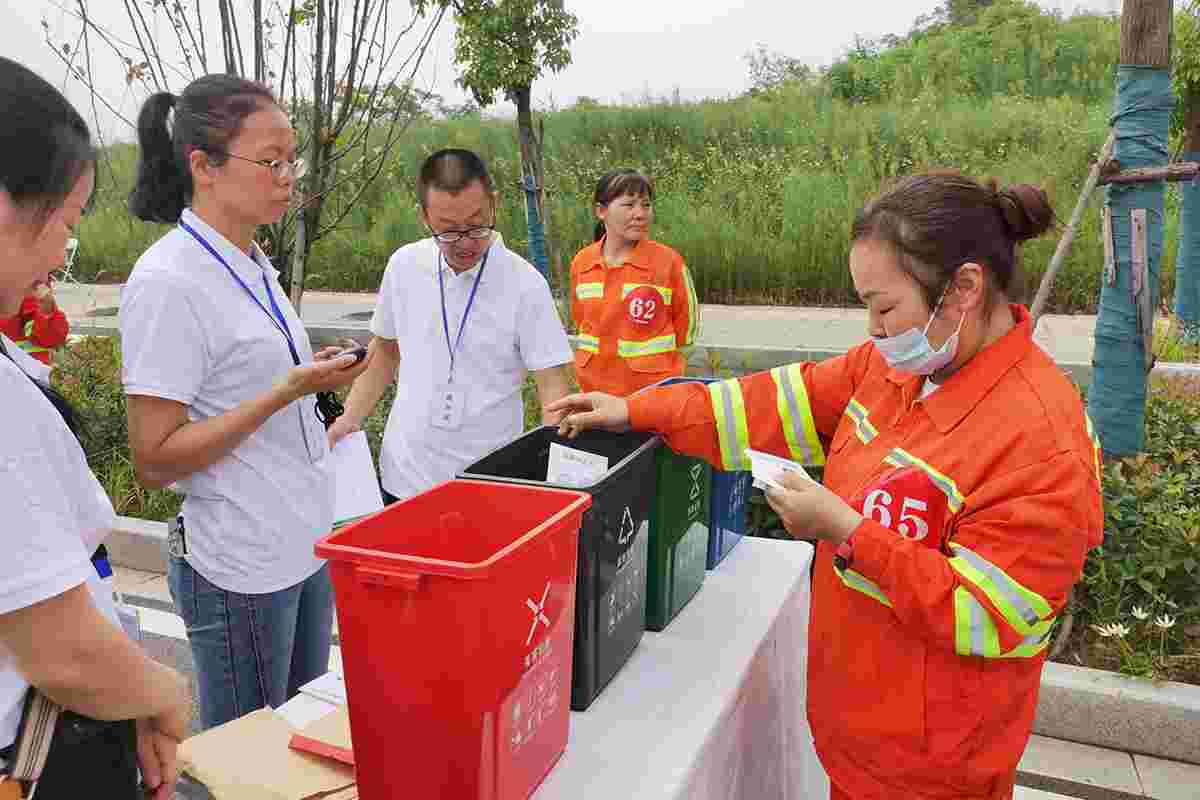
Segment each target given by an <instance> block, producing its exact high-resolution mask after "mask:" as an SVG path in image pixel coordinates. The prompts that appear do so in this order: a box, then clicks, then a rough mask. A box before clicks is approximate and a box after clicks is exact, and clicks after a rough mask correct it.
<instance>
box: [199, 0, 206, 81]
mask: <svg viewBox="0 0 1200 800" xmlns="http://www.w3.org/2000/svg"><path fill="white" fill-rule="evenodd" d="M196 28H197V30H198V31H199V33H200V68H201V69H203V70H204V71H205V72H206V73H207V72H208V42H206V41H205V40H204V15H203V14H201V13H200V0H196Z"/></svg>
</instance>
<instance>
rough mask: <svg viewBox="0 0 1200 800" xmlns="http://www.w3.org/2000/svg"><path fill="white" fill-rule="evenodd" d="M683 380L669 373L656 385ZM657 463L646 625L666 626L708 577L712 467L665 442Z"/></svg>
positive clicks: (653, 627)
mask: <svg viewBox="0 0 1200 800" xmlns="http://www.w3.org/2000/svg"><path fill="white" fill-rule="evenodd" d="M682 380H684V381H686V380H687V379H686V378H685V379H682ZM680 381H681V379H678V378H668V379H667V380H665V381H660V382H659V383H656V384H654V385H655V386H664V385H670V384H672V383H677V382H680ZM654 468H655V472H656V473H657V483H658V493H657V494H656V495H655V498H654V504H653V505H652V506H651V509H650V542H649V544H650V552H649V556H648V559H647V563H646V629H647V630H651V631H661V630H663V629H664V628H666V627H667V625H669V624H670V623H671V620H673V619H674V618H675V616H676V615H677V614H678V613H679V612H680V610H681V609H683V607H684V606H686V605H687V604H688V601H690V600H691V599H692V598H693V597H695V596H696V592H698V591H700V585H701V584H702V583H703V582H704V575H705V568H706V567H707V562H708V537H709V524H710V519H709V515H710V505H711V504H710V502H709V497H710V495H711V493H712V467H710V466H709V465H708V464H706V463H705V462H703V461H701V460H700V459H698V458H690V457H688V456H681V455H679V454H678V453H674V452H672V451H671V450H670V449H668V448H666V447H660V448H659V449H658V453H657V454H656V455H655V467H654Z"/></svg>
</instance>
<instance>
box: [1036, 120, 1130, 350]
mask: <svg viewBox="0 0 1200 800" xmlns="http://www.w3.org/2000/svg"><path fill="white" fill-rule="evenodd" d="M1115 144H1116V133H1110V134H1109V135H1108V139H1107V140H1106V141H1105V142H1104V147H1103V148H1101V150H1100V158H1098V159H1096V163H1095V164H1093V165H1092V170H1091V172H1089V173H1088V176H1087V180H1086V181H1084V183H1083V191H1081V192H1080V193H1079V200H1078V201H1076V203H1075V210H1074V211H1073V212H1071V220H1070V222H1068V223H1067V229H1066V230H1065V231H1063V235H1062V238H1061V239H1059V240H1058V248H1057V249H1055V251H1054V257H1053V258H1051V259H1050V266H1048V267H1047V268H1046V274H1045V275H1043V276H1042V283H1041V285H1040V286H1038V290H1037V296H1035V297H1034V298H1033V308H1032V310H1031V311H1030V314H1031V316H1032V317H1033V329H1034V330H1037V324H1038V320H1039V319H1041V316H1042V312H1043V311H1044V310H1045V308H1046V300H1047V299H1048V298H1049V297H1050V287H1051V286H1052V285H1054V279H1055V278H1056V277H1058V272H1059V270H1061V269H1062V265H1063V263H1064V262H1065V261H1066V260H1067V253H1069V252H1071V244H1072V243H1073V242H1074V241H1075V233H1076V232H1077V231H1078V230H1079V223H1080V222H1081V221H1082V220H1083V212H1084V211H1086V210H1087V207H1088V201H1089V200H1091V198H1092V192H1094V191H1095V190H1096V184H1097V181H1099V180H1100V169H1101V167H1102V166H1103V165H1104V164H1105V163H1106V162H1107V161H1108V159H1109V158H1111V157H1112V152H1113V147H1114V145H1115Z"/></svg>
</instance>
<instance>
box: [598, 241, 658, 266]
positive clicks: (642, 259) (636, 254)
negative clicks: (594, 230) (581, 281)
mask: <svg viewBox="0 0 1200 800" xmlns="http://www.w3.org/2000/svg"><path fill="white" fill-rule="evenodd" d="M605 238H607V237H605ZM647 242H648V240H647V239H642V240H641V241H640V242H638V243H637V244H636V245H634V247H633V249H632V250H630V251H629V255H628V256H626V257H625V264H623V265H622V266H631V267H636V268H637V269H641V270H650V269H652V267H651V264H650V247H649V246H648V245H647ZM588 249H589V250H591V253H590V254H589V257H590V259H591V262H592V263H591V265H589V266H588V267H587V269H589V270H590V269H596V268H599V269H604V268H605V267H606V266H607V265H606V264H605V263H604V239H601V240H600V241H598V242H594V243H593V244H591V245H589V248H588Z"/></svg>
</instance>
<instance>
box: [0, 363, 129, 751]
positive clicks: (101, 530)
mask: <svg viewBox="0 0 1200 800" xmlns="http://www.w3.org/2000/svg"><path fill="white" fill-rule="evenodd" d="M4 346H5V349H6V350H7V351H8V353H9V354H10V356H11V357H12V359H13V361H10V360H9V359H8V358H5V357H4V356H3V355H0V414H3V416H4V420H5V422H4V433H3V435H0V508H3V509H4V527H3V531H4V532H3V533H2V534H0V546H2V547H3V557H0V615H2V614H9V613H12V612H14V611H17V610H19V609H22V608H27V607H29V606H32V605H34V604H36V603H40V602H42V601H43V600H48V599H49V598H51V597H57V596H58V595H60V594H63V593H64V592H66V591H68V590H70V589H73V588H75V587H76V586H79V585H80V584H85V583H86V584H87V587H88V589H89V591H91V593H92V598H93V600H94V602H95V603H96V607H97V608H98V609H100V611H101V612H102V613H104V614H105V615H106V616H108V618H109V619H110V620H112V621H113V622H114V623H115V622H116V621H117V617H116V614H115V609H114V606H113V603H112V590H111V588H110V587H108V586H106V584H105V582H104V581H101V580H100V577H99V576H98V575H97V574H96V570H95V568H94V567H93V566H92V562H91V555H92V553H93V552H95V550H96V548H97V547H99V546H100V543H101V542H102V541H103V540H104V539H105V538H106V537H107V536H108V534H109V533H110V532H111V531H112V529H113V527H114V526H115V524H116V519H117V518H116V514H115V513H114V512H113V507H112V503H110V502H109V500H108V496H107V495H105V493H104V489H103V488H101V486H100V483H99V482H98V481H97V480H96V478H95V476H93V475H92V472H91V470H89V469H88V465H87V460H86V459H85V458H84V455H83V450H82V449H81V448H80V447H79V443H78V442H77V441H76V440H75V437H74V435H72V434H71V431H70V430H69V429H68V428H67V426H66V423H64V422H63V420H62V417H61V416H60V415H59V413H58V411H57V409H55V408H54V406H52V405H50V403H49V402H48V401H47V400H46V398H45V396H44V395H43V394H42V393H41V391H40V390H39V389H38V388H37V387H36V386H34V385H33V383H32V382H31V381H30V380H29V378H28V377H27V376H26V374H25V373H24V372H22V369H24V370H27V371H28V372H29V374H30V375H34V376H35V377H36V376H38V375H40V374H41V369H40V368H41V364H40V363H39V362H38V361H36V360H35V359H32V358H30V357H29V356H26V355H25V354H24V353H22V352H21V350H20V348H18V347H17V346H16V345H15V344H13V343H12V342H11V341H9V340H8V339H5V340H4ZM14 361H15V362H17V363H18V364H20V365H21V368H20V369H18V367H17V366H16V364H14V363H13V362H14ZM35 365H36V366H35ZM47 635H53V632H47ZM28 688H29V683H28V682H27V681H26V680H25V679H24V678H23V677H22V676H21V674H20V673H18V672H17V670H16V666H15V665H14V664H13V659H12V655H11V654H10V653H9V652H8V651H6V650H5V649H4V648H3V647H0V749H3V748H5V747H8V746H9V745H10V744H12V743H13V739H14V738H15V737H16V733H17V723H18V722H19V721H20V719H21V707H22V704H23V703H24V700H25V692H26V690H27V689H28Z"/></svg>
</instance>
